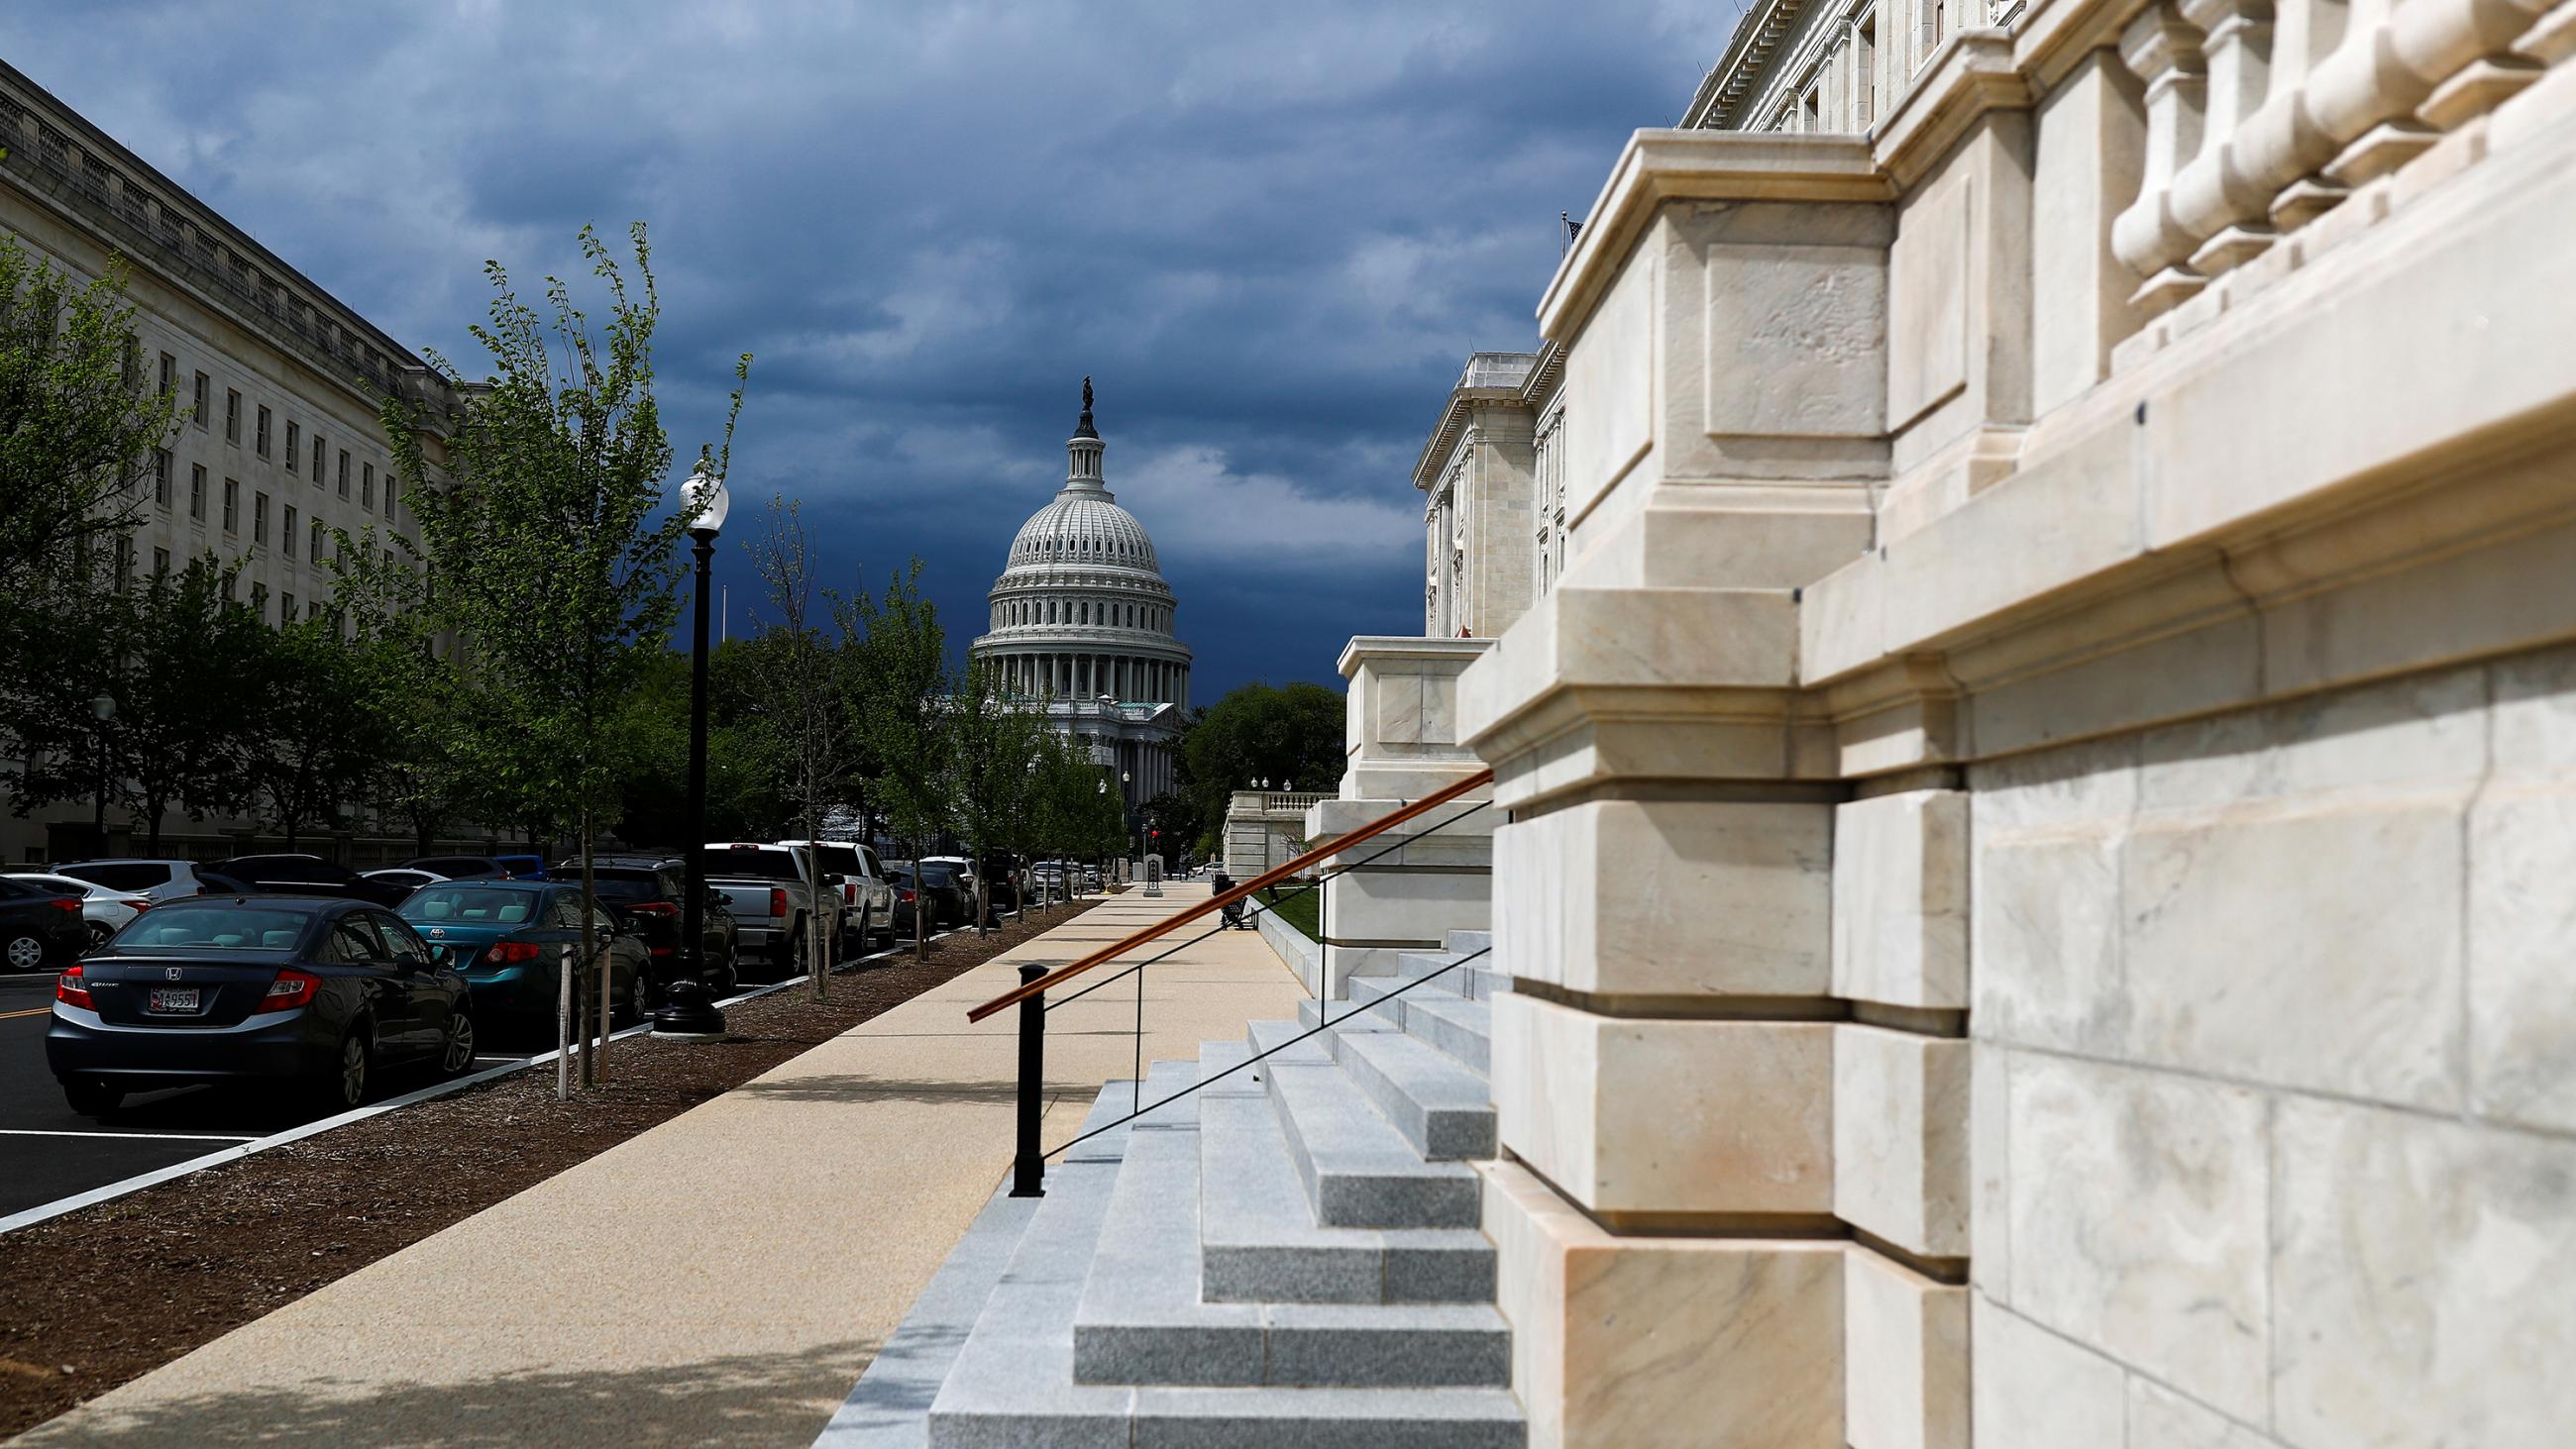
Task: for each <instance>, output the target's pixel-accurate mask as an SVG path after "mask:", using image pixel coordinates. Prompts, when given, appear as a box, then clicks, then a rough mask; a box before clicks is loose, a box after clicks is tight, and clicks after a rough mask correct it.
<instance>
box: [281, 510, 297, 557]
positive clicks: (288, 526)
mask: <svg viewBox="0 0 2576 1449" xmlns="http://www.w3.org/2000/svg"><path fill="white" fill-rule="evenodd" d="M277 546H278V547H279V548H282V549H284V550H286V556H287V557H288V558H293V557H295V505H294V504H292V503H290V504H288V505H286V517H284V518H282V519H280V520H278V529H277Z"/></svg>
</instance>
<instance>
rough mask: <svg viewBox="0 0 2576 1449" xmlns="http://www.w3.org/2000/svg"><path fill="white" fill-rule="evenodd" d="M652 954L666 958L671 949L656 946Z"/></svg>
mask: <svg viewBox="0 0 2576 1449" xmlns="http://www.w3.org/2000/svg"><path fill="white" fill-rule="evenodd" d="M653 954H654V955H656V956H668V955H670V954H671V948H670V947H668V946H656V947H654V948H653Z"/></svg>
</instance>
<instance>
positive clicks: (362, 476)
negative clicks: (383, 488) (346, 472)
mask: <svg viewBox="0 0 2576 1449" xmlns="http://www.w3.org/2000/svg"><path fill="white" fill-rule="evenodd" d="M358 506H359V507H361V508H365V509H369V510H373V509H374V508H375V506H376V465H375V464H373V463H360V464H359V465H358Z"/></svg>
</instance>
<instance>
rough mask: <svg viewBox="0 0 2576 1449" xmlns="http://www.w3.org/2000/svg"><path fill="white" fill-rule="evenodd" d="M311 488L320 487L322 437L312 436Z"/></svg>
mask: <svg viewBox="0 0 2576 1449" xmlns="http://www.w3.org/2000/svg"><path fill="white" fill-rule="evenodd" d="M313 486H314V487H316V488H319V487H321V486H322V435H321V434H320V433H315V434H314V435H313Z"/></svg>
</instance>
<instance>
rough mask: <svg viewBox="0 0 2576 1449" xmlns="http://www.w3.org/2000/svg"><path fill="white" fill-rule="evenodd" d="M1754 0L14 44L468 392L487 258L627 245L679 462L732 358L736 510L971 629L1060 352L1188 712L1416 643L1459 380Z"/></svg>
mask: <svg viewBox="0 0 2576 1449" xmlns="http://www.w3.org/2000/svg"><path fill="white" fill-rule="evenodd" d="M1737 8H1738V7H1737V3H1736V0H1714V3H1708V4H1692V3H1672V0H1663V3H1658V0H1581V3H1573V0H1568V3H1558V4H1521V3H1507V0H1480V3H1472V4H1455V3H1445V0H1443V3H1428V0H1426V3H1416V0H1376V3H1370V0H1358V3H1338V0H1324V3H1317V0H1309V3H1303V4H1299V5H1276V4H1258V5H1255V4H1235V3H1215V0H1201V3H1195V4H1187V3H1184V4H1160V3H1119V4H1110V3H1100V4H1092V5H1083V6H1075V5H1069V4H1014V5H1001V4H956V5H939V6H933V5H861V4H832V5H826V4H813V3H793V0H775V3H763V4H737V5H726V4H709V3H705V0H697V3H668V4H665V3H660V0H628V3H619V4H613V5H610V4H600V5H587V4H574V3H569V0H515V3H506V4H505V3H499V0H449V3H427V0H420V3H410V4H403V5H394V4H364V5H349V4H344V3H327V4H325V3H314V4H254V3H232V4H225V5H221V6H212V7H209V6H205V5H203V4H201V3H195V0H189V3H104V0H89V3H71V0H66V3H59V4H54V5H34V4H30V5H25V6H13V7H11V13H10V15H9V16H8V18H7V19H6V20H5V21H0V36H5V41H4V42H0V43H5V46H6V55H7V58H8V59H9V61H10V62H11V63H12V64H14V65H16V66H17V67H18V68H19V69H20V70H22V71H25V72H26V73H27V74H28V75H30V76H31V77H33V78H34V79H35V80H36V81H37V82H38V83H39V84H41V85H43V86H45V87H47V88H48V89H50V90H52V91H54V92H55V94H57V95H59V96H61V97H63V98H64V99H65V100H66V101H68V102H69V103H70V104H72V105H73V106H74V107H76V108H78V109H80V110H81V111H82V112H83V113H84V114H86V115H88V116H89V117H90V118H91V119H92V120H93V121H94V122H96V123H98V124H99V125H101V126H103V127H104V128H106V129H107V130H108V131H109V132H110V133H111V134H113V135H115V136H116V137H117V138H118V139H120V140H121V141H123V142H124V143H125V144H126V145H127V146H128V147H130V148H131V149H133V150H134V151H136V152H137V153H139V154H140V155H142V156H143V157H145V158H146V159H147V160H149V161H151V162H152V163H153V164H154V165H156V166H158V167H160V168H161V169H162V170H163V171H164V172H166V173H168V174H169V175H170V176H172V177H173V178H174V179H176V180H177V181H178V182H179V183H180V184H182V185H184V186H186V187H188V188H189V189H190V190H192V191H194V192H195V193H196V194H197V195H198V196H199V197H201V198H203V199H204V200H205V201H207V202H208V203H210V204H212V205H214V206H215V207H217V208H219V209H221V210H222V211H223V212H224V213H225V214H226V215H228V216H229V217H231V218H232V220H233V221H234V222H235V223H237V224H238V225H241V226H242V227H244V228H245V229H247V230H248V231H250V232H251V233H252V234H253V235H255V236H257V237H258V238H259V239H260V240H261V241H262V242H264V243H266V244H267V245H268V246H269V247H270V248H271V249H272V250H274V251H276V252H278V253H279V254H280V255H282V256H284V257H285V258H287V260H288V261H290V262H291V263H293V264H294V265H295V266H296V267H298V268H299V269H301V270H302V271H303V272H304V273H305V274H306V275H308V276H310V277H312V278H313V279H314V280H316V281H317V282H319V283H321V284H322V285H324V286H326V287H328V288H330V289H331V290H332V291H333V292H335V293H336V294H337V295H339V296H340V297H341V298H342V299H343V300H344V301H346V302H348V303H350V304H351V305H353V306H355V307H357V308H358V309H359V310H360V311H362V312H364V313H365V314H367V315H368V316H369V317H370V318H371V319H372V320H374V321H375V322H376V323H377V324H378V325H380V326H382V327H384V328H385V329H386V330H387V331H388V332H390V333H392V334H393V335H394V336H396V337H398V338H401V339H402V340H404V341H405V342H407V343H409V344H410V345H411V346H413V347H414V348H415V350H417V349H420V348H424V347H428V348H436V349H439V350H441V351H443V352H445V353H447V354H448V355H449V356H450V357H451V358H454V359H455V360H457V361H458V362H459V363H460V365H462V366H464V367H465V369H466V371H468V372H469V373H473V372H477V371H479V367H480V364H481V361H482V359H481V358H480V356H479V355H478V354H477V353H476V352H475V351H474V349H473V347H472V344H471V341H470V339H469V338H468V337H467V336H466V334H465V330H464V329H465V325H466V323H468V322H469V321H472V320H474V319H476V318H477V317H479V315H480V313H481V309H482V307H483V305H484V302H485V293H484V291H483V284H482V280H481V276H480V267H481V264H482V262H483V260H484V259H485V258H487V257H491V258H498V259H500V260H501V261H503V262H505V263H506V264H508V265H509V266H510V267H511V268H512V269H513V270H514V271H515V272H517V273H519V274H520V275H521V277H522V278H523V280H524V281H525V282H526V283H527V286H526V288H525V290H527V291H529V292H533V291H534V290H535V285H536V281H537V278H538V277H539V275H540V274H541V273H543V272H545V271H547V270H557V271H565V272H567V273H569V272H570V271H571V270H573V265H574V259H573V253H572V237H573V234H574V233H575V231H576V230H577V229H578V228H579V227H580V226H581V225H582V224H583V223H585V222H596V223H598V224H599V225H600V226H601V228H602V229H603V230H604V231H609V232H612V233H614V232H617V231H619V230H622V228H623V226H624V225H625V223H626V222H627V221H629V220H631V219H635V218H641V219H643V220H645V221H646V222H648V223H650V225H651V227H652V230H653V239H654V247H655V263H656V270H657V272H658V274H659V278H660V282H661V288H662V296H663V301H664V311H663V319H662V334H661V338H660V341H659V347H658V359H657V360H658V364H659V367H660V373H661V379H662V385H663V399H664V409H665V416H666V419H667V420H668V422H669V425H670V428H671V433H672V442H673V445H674V447H675V448H676V449H677V451H678V454H679V456H680V457H681V459H682V460H683V463H684V465H685V460H686V459H688V458H690V457H693V456H694V455H695V453H696V451H697V445H698V444H699V442H700V441H702V440H708V439H710V438H711V437H712V434H713V430H714V429H715V428H716V427H718V426H719V425H720V423H721V420H722V397H723V393H724V391H725V389H726V386H727V384H728V383H729V381H730V376H729V373H730V365H731V359H732V357H733V356H734V354H736V353H738V352H742V351H746V350H747V351H750V352H752V353H754V354H756V357H757V360H756V361H755V362H754V364H753V373H752V390H751V396H750V400H749V402H748V404H747V405H746V407H745V410H744V416H743V423H742V431H741V433H740V435H739V436H738V438H737V440H736V444H735V452H734V470H733V482H734V487H735V491H736V498H737V504H736V516H737V517H738V518H744V517H747V516H748V515H754V514H756V513H757V511H758V507H757V505H758V504H759V503H760V502H762V501H765V500H766V498H767V497H768V496H770V495H771V494H773V493H781V494H785V495H787V496H789V497H793V498H798V499H801V500H802V501H803V505H804V509H805V513H806V515H807V518H808V519H809V521H811V522H813V523H815V524H817V525H818V526H819V528H820V529H821V531H822V533H823V535H824V537H825V539H826V541H827V548H828V549H829V551H830V562H831V565H832V567H833V569H834V571H835V572H836V574H837V575H838V576H839V577H841V578H844V579H862V578H864V579H867V580H874V581H878V582H882V580H883V579H884V577H885V575H886V573H887V571H888V570H889V569H890V568H892V567H896V566H899V565H901V564H902V563H903V562H904V561H905V560H906V559H908V558H910V557H912V556H914V555H918V556H920V557H921V558H922V559H923V560H924V562H925V564H926V572H925V578H926V580H927V581H928V582H929V584H930V587H931V589H932V592H933V594H934V595H935V597H936V598H937V599H938V601H939V603H940V606H941V611H942V613H943V615H945V616H946V617H947V618H948V620H949V623H950V627H951V631H952V634H953V635H954V636H956V637H958V638H959V639H960V640H961V642H962V639H963V638H964V637H966V636H968V635H971V634H972V633H973V632H975V631H976V630H977V629H978V628H980V626H981V622H982V620H983V617H984V609H983V602H982V600H983V593H984V590H985V589H987V588H988V587H990V585H991V583H992V580H993V575H994V574H995V572H997V571H998V569H999V568H1000V566H1001V559H1002V554H1003V551H1004V549H1005V547H1006V546H1007V544H1008V543H1009V540H1010V537H1011V534H1012V533H1013V532H1014V531H1015V530H1016V528H1017V527H1018V525H1019V522H1020V520H1021V519H1022V518H1024V517H1025V516H1026V515H1027V514H1028V513H1029V512H1030V511H1032V510H1034V509H1035V508H1037V507H1038V506H1039V505H1040V504H1042V503H1043V502H1045V501H1046V499H1047V498H1048V497H1049V496H1050V495H1051V494H1052V493H1053V492H1054V490H1055V489H1056V488H1057V487H1058V486H1060V484H1061V483H1062V481H1063V475H1064V454H1063V442H1064V438H1065V435H1066V434H1067V433H1068V432H1070V431H1071V430H1072V427H1073V422H1074V417H1075V414H1076V412H1077V411H1078V410H1079V393H1080V387H1081V379H1082V377H1083V375H1084V374H1086V373H1088V374H1091V375H1092V376H1094V377H1095V378H1096V379H1097V386H1098V387H1099V391H1100V406H1099V421H1100V426H1101V431H1102V433H1103V435H1104V436H1105V437H1106V438H1107V440H1108V443H1109V454H1108V472H1109V475H1110V476H1109V482H1110V486H1111V488H1112V489H1114V490H1115V491H1116V492H1117V494H1118V497H1119V501H1120V502H1122V503H1124V504H1126V505H1128V506H1129V507H1130V508H1132V509H1133V510H1134V511H1135V512H1136V513H1137V515H1138V516H1139V517H1140V518H1141V519H1143V521H1144V523H1145V526H1146V527H1147V529H1148V530H1149V531H1151V532H1152V534H1153V535H1154V538H1155V542H1156V545H1157V547H1158V549H1159V551H1160V553H1161V556H1162V560H1163V565H1164V571H1165V573H1166V574H1167V575H1168V576H1169V577H1170V578H1171V580H1172V584H1173V587H1174V588H1175V589H1176V590H1177V591H1178V593H1179V595H1180V600H1181V610H1180V615H1179V632H1180V634H1181V636H1182V638H1183V639H1184V640H1185V641H1186V642H1188V643H1189V644H1190V645H1191V647H1192V648H1193V649H1195V650H1196V651H1197V655H1198V660H1199V663H1198V671H1197V676H1196V685H1195V688H1194V694H1195V695H1196V697H1197V699H1198V700H1199V701H1201V702H1205V701H1210V700H1213V699H1214V698H1215V697H1216V695H1217V694H1218V693H1219V692H1221V691H1222V690H1224V689H1226V688H1229V687H1231V686H1233V685H1235V684H1238V683H1241V682H1242V681H1244V680H1246V679H1253V678H1266V679H1269V680H1271V681H1273V682H1279V681H1284V680H1288V679H1315V680H1321V681H1326V682H1331V681H1333V678H1334V676H1333V659H1334V657H1335V655H1336V654H1338V652H1339V651H1340V648H1341V644H1342V641H1343V640H1344V639H1346V638H1347V637H1348V636H1350V635H1352V634H1355V633H1412V632H1418V630H1419V628H1420V618H1421V614H1420V610H1421V603H1420V584H1419V570H1420V553H1421V540H1420V522H1419V521H1420V495H1419V494H1417V493H1416V492H1415V491H1414V490H1413V488H1412V486H1411V483H1410V479H1409V474H1410V472H1411V468H1412V464H1413V461H1414V457H1415V455H1416V453H1417V452H1418V450H1419V449H1420V447H1421V445H1422V441H1423V438H1424V435H1425V434H1426V433H1427V431H1428V430H1429V428H1430V426H1431V424H1432V422H1433V421H1434V420H1435V418H1436V416H1437V413H1438V409H1439V407H1440V404H1441V401H1442V399H1443V397H1444V396H1445V394H1446V391H1447V389H1448V386H1449V384H1450V383H1451V382H1452V381H1453V380H1454V379H1455V377H1456V375H1457V372H1458V369H1459V367H1460V365H1461V364H1462V363H1463V362H1464V360H1465V356H1466V354H1467V353H1468V352H1469V351H1470V350H1473V349H1476V348H1521V347H1528V346H1530V345H1532V344H1533V341H1534V324H1533V323H1532V321H1531V310H1532V308H1533V307H1534V305H1535V304H1536V301H1537V298H1538V293H1539V290H1540V288H1541V287H1542V286H1543V285H1544V284H1545V282H1546V280H1547V276H1548V274H1549V272H1550V271H1551V270H1552V269H1553V267H1554V265H1555V262H1556V258H1557V253H1558V227H1557V213H1558V212H1559V211H1561V210H1562V211H1571V212H1573V213H1575V214H1576V215H1577V216H1580V215H1581V214H1582V213H1583V211H1584V210H1585V208H1586V207H1588V206H1589V205H1590V204H1591V201H1592V198H1593V196H1594V194H1595V193H1596V192H1597V191H1598V189H1599V187H1600V184H1601V181H1602V179H1603V177H1604V175H1605V174H1606V172H1607V170H1608V168H1609V165H1610V163H1611V161H1612V160H1613V159H1614V158H1615V156H1616V155H1617V153H1618V149H1619V146H1620V144H1621V143H1622V142H1623V141H1624V140H1625V138H1626V136H1627V134H1628V133H1629V132H1630V131H1632V130H1634V129H1636V128H1638V127H1640V126H1660V125H1669V124H1671V122H1672V120H1673V118H1674V117H1675V116H1677V115H1678V114H1679V113H1680V111H1681V108H1682V106H1683V105H1684V104H1685V103H1686V102H1687V100H1688V99H1689V96H1690V93H1691V90H1692V88H1693V87H1694V86H1695V85H1696V84H1697V82H1698V80H1699V77H1700V75H1701V73H1702V72H1703V70H1704V69H1705V68H1706V66H1707V65H1708V64H1709V63H1710V62H1711V61H1713V60H1714V59H1715V57H1716V56H1717V54H1718V52H1719V51H1720V49H1721V48H1722V47H1723V45H1724V42H1725V39H1726V35H1727V32H1728V31H1729V29H1730V28H1731V26H1732V23H1733V20H1734V17H1735V14H1736V11H1737ZM742 531H743V530H735V531H734V532H736V533H739V532H742ZM737 546H738V541H737ZM723 566H726V567H727V568H728V569H729V572H730V573H731V574H732V575H733V578H734V580H735V587H734V589H733V599H734V603H735V606H736V610H737V616H738V617H737V619H736V627H737V628H739V627H742V626H743V620H742V619H741V618H740V617H739V613H740V611H741V610H742V609H743V608H744V607H745V606H746V600H747V596H748V595H749V594H750V593H751V592H752V590H751V589H750V588H749V587H748V582H747V581H748V570H747V568H745V567H744V566H743V565H742V563H741V560H740V558H739V555H738V554H737V553H736V552H735V551H734V550H733V549H730V548H729V549H728V550H727V554H726V557H725V559H724V560H723Z"/></svg>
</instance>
